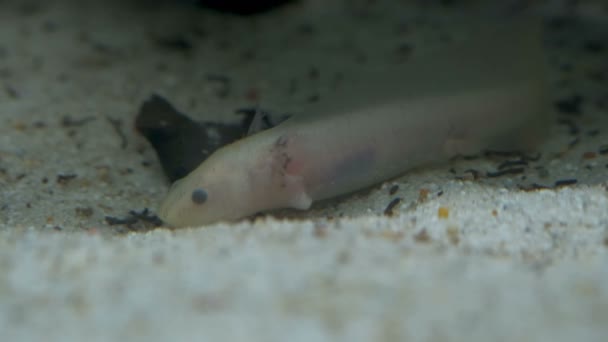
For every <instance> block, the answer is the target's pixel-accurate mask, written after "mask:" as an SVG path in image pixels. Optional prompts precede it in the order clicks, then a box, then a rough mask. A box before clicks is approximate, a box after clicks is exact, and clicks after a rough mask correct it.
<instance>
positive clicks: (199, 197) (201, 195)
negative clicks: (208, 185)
mask: <svg viewBox="0 0 608 342" xmlns="http://www.w3.org/2000/svg"><path fill="white" fill-rule="evenodd" d="M206 201H207V191H205V189H202V188H198V189H195V190H194V191H192V202H194V203H196V204H203V203H205V202H206Z"/></svg>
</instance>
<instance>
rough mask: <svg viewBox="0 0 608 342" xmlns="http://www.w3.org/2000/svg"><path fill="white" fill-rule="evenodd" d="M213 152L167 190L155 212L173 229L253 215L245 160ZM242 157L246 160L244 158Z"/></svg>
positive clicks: (229, 154)
mask: <svg viewBox="0 0 608 342" xmlns="http://www.w3.org/2000/svg"><path fill="white" fill-rule="evenodd" d="M239 157H240V156H238V155H234V154H233V153H223V151H221V150H219V151H216V153H214V154H213V155H212V156H211V157H209V158H208V159H207V160H206V161H204V162H203V163H202V164H201V165H199V166H198V167H197V168H196V169H195V170H194V171H192V172H191V173H190V174H188V175H187V176H186V177H184V178H182V179H180V180H178V181H176V182H175V183H174V184H173V185H172V186H171V189H169V193H168V194H167V196H166V197H165V199H164V200H163V202H162V203H161V205H160V209H159V211H158V215H159V216H160V218H161V219H162V220H163V221H164V222H165V223H167V224H169V225H171V226H174V227H186V226H200V225H204V224H209V223H213V222H217V221H230V220H235V219H238V218H241V217H243V216H247V215H249V214H253V213H255V212H256V208H254V207H253V206H252V204H253V203H251V202H250V201H249V198H250V194H251V190H252V189H251V187H250V186H249V184H250V180H249V178H250V174H249V173H248V171H247V169H248V167H247V166H246V165H243V164H246V160H242V158H239ZM245 158H246V157H245Z"/></svg>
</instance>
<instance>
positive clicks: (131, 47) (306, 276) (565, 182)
mask: <svg viewBox="0 0 608 342" xmlns="http://www.w3.org/2000/svg"><path fill="white" fill-rule="evenodd" d="M519 3H520V4H521V3H525V2H519ZM561 3H564V2H552V1H548V2H542V4H541V5H538V6H536V7H534V8H529V9H525V11H528V12H530V13H535V14H536V15H543V16H545V17H546V18H547V20H546V25H545V26H546V34H545V37H544V40H545V47H546V51H547V56H548V59H549V61H550V62H549V63H550V64H551V70H552V73H551V82H552V89H551V95H552V100H551V101H553V103H552V104H549V105H550V106H551V108H552V110H553V111H554V113H553V116H552V120H551V121H549V122H547V131H548V133H549V138H548V139H547V141H546V143H544V144H543V145H542V146H541V147H540V148H539V151H538V152H539V153H538V154H537V155H534V156H533V157H531V158H528V159H525V160H523V161H522V159H521V158H520V157H517V156H488V157H483V158H476V159H473V160H457V161H454V162H452V163H450V164H448V165H443V166H436V167H432V168H424V169H420V170H415V171H413V172H410V173H407V174H406V175H404V176H403V177H401V178H398V179H396V180H393V181H390V182H387V183H385V184H382V185H379V186H376V187H374V188H372V189H371V190H369V191H366V192H361V193H357V194H354V195H352V196H347V197H345V198H341V199H339V200H336V201H331V202H328V203H321V204H319V205H316V206H315V207H314V208H313V210H311V211H308V212H305V213H294V212H280V213H277V216H265V217H261V218H259V219H257V220H256V221H254V222H252V221H248V220H244V221H242V222H240V223H237V224H232V225H228V224H217V225H212V226H208V227H199V228H192V229H183V230H171V229H168V228H165V227H154V224H153V222H151V220H149V217H150V215H153V214H154V212H155V210H156V208H157V205H158V203H159V201H160V200H161V199H162V197H163V196H164V194H165V192H166V190H167V188H168V184H167V181H166V180H165V178H164V176H163V174H162V170H161V168H160V165H159V162H158V160H157V158H156V155H155V153H154V150H153V149H152V148H151V147H150V145H148V143H147V142H146V140H145V139H144V138H142V137H141V136H139V135H138V134H137V132H136V131H135V130H134V128H133V120H134V118H135V115H136V114H137V111H138V109H139V106H140V105H141V103H142V102H143V101H144V100H145V99H147V98H148V97H149V96H150V95H151V94H153V93H157V94H160V95H162V96H164V97H166V98H167V99H169V100H170V101H171V102H172V103H173V104H174V105H175V106H176V107H177V108H178V109H179V110H181V111H183V112H185V113H187V114H188V115H190V116H192V117H193V118H196V119H200V120H219V121H225V122H230V121H234V120H236V118H237V117H236V116H235V114H234V111H235V110H236V109H238V108H243V107H250V106H252V105H255V104H260V105H261V106H263V107H265V108H267V109H269V110H271V111H274V112H285V113H294V114H296V115H297V113H299V112H301V111H302V108H304V107H305V106H306V104H307V103H309V102H311V101H324V100H327V99H331V91H332V89H333V88H334V87H335V85H336V82H348V79H349V77H352V75H354V74H355V73H357V72H359V71H362V70H370V68H374V67H377V66H384V65H389V64H399V63H407V62H408V59H409V58H410V57H411V56H412V55H415V54H418V53H421V52H424V51H425V50H428V49H431V48H435V47H440V46H441V45H442V44H446V42H447V41H450V40H452V39H457V38H458V37H461V36H466V35H467V34H470V33H471V32H470V31H471V30H470V27H471V25H470V24H471V23H472V22H475V21H477V19H479V18H482V19H488V18H492V15H494V16H496V15H499V14H500V13H501V12H500V11H504V10H505V8H493V7H492V6H489V7H484V8H481V7H479V6H477V4H476V2H475V1H462V2H459V1H443V2H441V1H438V2H434V1H429V2H425V1H389V0H386V1H345V0H344V1H322V0H303V1H300V2H296V3H294V4H292V5H290V6H286V7H284V8H281V9H279V10H277V11H274V12H271V13H268V14H264V15H260V16H255V17H235V16H231V15H228V14H219V13H215V12H210V11H204V10H201V9H199V8H197V7H194V6H192V4H191V2H188V1H134V0H132V1H118V0H115V1H93V0H88V1H75V0H74V1H69V0H55V1H17V0H14V1H9V0H4V1H0V340H2V341H24V340H42V339H44V340H47V341H83V340H91V341H118V340H132V341H163V340H172V341H191V340H204V341H334V340H342V341H397V340H408V341H490V340H492V341H574V340H576V341H604V340H605V338H606V336H608V192H607V184H608V183H607V181H608V173H607V171H608V168H607V167H608V125H607V121H608V63H607V62H606V61H607V60H608V39H607V38H606V37H608V12H607V11H608V9H606V6H605V5H602V3H601V2H599V1H597V2H593V1H589V2H585V1H581V2H580V7H579V8H577V9H575V10H573V9H571V8H566V7H563V4H561ZM602 6H604V7H602ZM497 13H499V14H497ZM573 13H574V14H575V15H574V16H573V15H566V14H573ZM491 21H492V20H490V22H491ZM145 208H148V212H144V209H145ZM130 212H132V213H131V214H130ZM121 220H123V221H121ZM124 220H126V221H127V222H129V224H126V223H125V221H124Z"/></svg>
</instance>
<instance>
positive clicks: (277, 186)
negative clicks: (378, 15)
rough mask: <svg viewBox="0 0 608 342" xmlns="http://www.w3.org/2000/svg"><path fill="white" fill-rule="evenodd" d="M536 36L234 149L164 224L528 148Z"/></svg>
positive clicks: (295, 202) (394, 75) (317, 109)
mask: <svg viewBox="0 0 608 342" xmlns="http://www.w3.org/2000/svg"><path fill="white" fill-rule="evenodd" d="M543 74H544V58H543V56H542V53H541V46H540V38H539V35H538V34H537V33H536V31H535V30H529V29H528V28H520V27H516V28H513V29H504V30H501V31H498V32H497V33H495V34H493V35H487V36H486V37H485V38H483V39H481V40H471V41H469V42H468V43H467V42H465V43H461V44H454V47H453V48H452V49H451V50H445V51H439V52H437V53H434V54H432V55H428V56H421V58H419V59H418V60H417V61H416V60H415V59H413V60H412V61H411V63H409V64H408V66H406V67H405V68H403V69H400V70H399V71H394V70H393V71H391V72H388V73H387V72H374V73H370V75H367V76H366V77H363V78H362V81H360V82H352V83H351V84H348V86H345V87H344V88H343V89H341V90H340V91H338V92H337V94H335V95H333V96H332V98H331V99H328V100H327V101H324V102H320V103H318V104H317V105H316V106H314V107H313V108H310V110H311V112H310V113H311V114H310V115H305V114H300V115H296V116H294V117H292V118H290V119H288V120H287V121H285V122H284V123H282V124H280V125H278V126H275V127H273V128H271V129H268V130H266V131H262V132H259V133H257V134H253V135H251V136H249V137H246V138H244V139H241V140H239V141H237V142H235V143H232V144H230V145H227V146H224V147H223V148H221V149H219V150H217V151H216V152H215V153H214V154H212V155H211V156H210V157H209V158H208V159H207V160H205V161H204V162H203V163H202V164H201V165H200V166H198V168H196V169H195V170H194V171H192V172H191V173H190V174H189V175H188V176H186V177H185V178H183V179H181V180H179V181H177V182H176V183H175V184H174V185H173V186H172V188H171V190H170V192H169V194H168V195H167V197H166V198H165V200H164V202H163V203H162V205H161V207H160V210H159V215H160V217H161V218H162V219H163V220H164V221H165V222H167V223H168V224H170V225H172V226H176V227H182V226H196V225H204V224H209V223H213V222H217V221H230V220H236V219H239V218H243V217H246V216H249V215H251V214H254V213H257V212H261V211H266V210H271V209H278V208H297V209H303V210H304V209H308V208H310V206H311V204H312V203H313V201H317V200H322V199H327V198H331V197H334V196H338V195H341V194H345V193H350V192H353V191H356V190H359V189H362V188H365V187H369V186H371V185H374V184H377V183H379V182H382V181H385V180H388V179H391V178H394V177H396V176H399V175H401V174H403V173H404V172H406V171H407V170H410V169H412V168H415V167H418V166H420V165H425V164H429V163H433V162H441V161H446V160H449V159H450V158H452V157H454V156H456V155H466V154H474V153H478V152H480V151H482V150H484V149H509V150H513V149H527V148H530V147H532V146H534V145H535V143H536V142H537V141H538V137H539V136H540V135H542V131H543V128H544V126H545V124H546V122H547V120H546V115H547V113H548V110H547V108H546V103H547V99H546V94H545V88H546V85H545V81H544V80H545V77H544V75H543Z"/></svg>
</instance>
